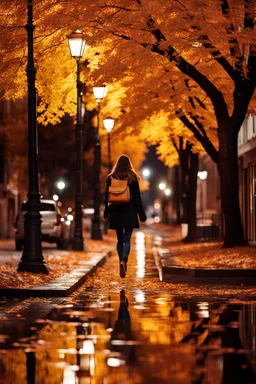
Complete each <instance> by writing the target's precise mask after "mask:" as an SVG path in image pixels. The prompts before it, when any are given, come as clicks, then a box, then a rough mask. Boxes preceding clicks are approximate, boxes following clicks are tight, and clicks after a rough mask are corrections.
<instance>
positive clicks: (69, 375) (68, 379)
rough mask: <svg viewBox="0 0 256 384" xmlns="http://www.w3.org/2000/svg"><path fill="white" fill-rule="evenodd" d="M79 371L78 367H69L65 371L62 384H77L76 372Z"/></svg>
mask: <svg viewBox="0 0 256 384" xmlns="http://www.w3.org/2000/svg"><path fill="white" fill-rule="evenodd" d="M78 370H79V367H78V366H77V365H69V366H68V367H66V368H65V369H64V372H63V382H62V384H76V383H77V381H76V371H78Z"/></svg>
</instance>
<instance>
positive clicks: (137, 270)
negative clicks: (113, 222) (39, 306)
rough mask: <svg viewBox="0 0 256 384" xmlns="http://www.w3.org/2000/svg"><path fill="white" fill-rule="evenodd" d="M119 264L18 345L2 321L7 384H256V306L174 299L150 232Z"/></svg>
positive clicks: (0, 344)
mask: <svg viewBox="0 0 256 384" xmlns="http://www.w3.org/2000/svg"><path fill="white" fill-rule="evenodd" d="M145 240H146V242H145ZM116 260H117V256H116V255H114V256H113V257H111V258H110V260H109V261H108V262H107V263H106V265H105V266H104V268H103V269H102V270H99V271H98V272H97V273H96V274H95V276H94V277H93V278H91V280H90V281H89V282H87V284H85V285H84V287H83V288H82V289H80V290H79V292H78V293H77V294H76V295H74V296H72V297H70V298H68V299H67V300H66V301H65V302H63V303H62V304H59V305H57V306H56V308H55V309H54V310H53V311H52V312H51V313H50V314H49V315H47V316H46V317H44V318H41V319H38V320H36V321H35V322H34V323H33V324H32V325H31V326H30V327H29V328H27V329H23V334H22V332H19V338H18V339H17V338H15V337H13V335H14V334H16V333H17V327H18V325H17V324H18V323H17V322H16V323H14V324H13V326H12V327H8V326H7V324H6V321H4V320H2V321H1V322H0V327H1V333H2V336H1V338H0V348H1V349H0V370H1V378H0V383H1V384H2V383H12V384H16V383H17V384H18V383H19V384H23V383H24V384H25V383H28V384H35V383H36V384H43V383H47V384H89V383H92V384H94V383H95V384H98V383H99V384H121V383H124V384H125V383H127V384H129V383H131V384H139V383H145V384H146V383H149V384H151V383H160V384H161V383H178V384H183V383H184V384H188V383H193V384H196V383H202V384H208V383H209V384H220V383H227V384H236V383H237V384H238V383H239V384H243V383H245V384H246V383H247V384H249V383H256V327H255V325H256V321H255V320H256V306H255V303H254V302H245V303H243V302H241V303H238V302H237V303H236V304H232V302H231V301H230V300H228V299H227V298H225V296H224V295H223V297H219V298H217V297H216V296H215V297H214V298H213V299H210V297H209V296H206V297H205V300H202V297H201V296H200V298H199V297H198V296H193V297H188V298H186V297H183V298H182V297H180V296H178V295H175V296H174V295H173V292H172V291H171V285H168V284H165V285H164V286H162V285H161V284H162V283H161V282H159V277H158V273H157V268H156V265H155V262H154V255H153V252H152V239H151V238H150V237H149V238H145V236H144V234H143V233H142V232H138V233H137V237H136V242H135V246H134V251H133V252H132V254H131V258H130V260H129V264H128V276H127V278H126V279H120V278H119V276H118V275H117V273H118V265H117V264H116ZM157 281H158V283H157ZM136 282H137V283H138V284H137V286H136ZM143 282H144V284H143ZM157 284H158V285H157ZM143 286H144V288H143ZM162 287H164V289H163V288H162ZM168 287H170V290H168V289H167V288H168ZM191 289H192V288H191ZM21 335H22V337H21Z"/></svg>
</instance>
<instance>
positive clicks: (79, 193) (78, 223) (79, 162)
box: [67, 30, 86, 251]
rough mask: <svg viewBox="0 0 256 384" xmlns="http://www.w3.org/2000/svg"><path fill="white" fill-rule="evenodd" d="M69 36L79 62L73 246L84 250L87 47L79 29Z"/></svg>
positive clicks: (77, 62)
mask: <svg viewBox="0 0 256 384" xmlns="http://www.w3.org/2000/svg"><path fill="white" fill-rule="evenodd" d="M67 38H68V43H69V49H70V54H71V56H72V57H73V58H74V59H75V60H76V64H77V78H76V87H77V113H76V125H75V126H76V198H75V230H74V239H73V244H72V248H73V249H74V250H76V251H83V250H84V239H83V123H82V82H81V81H80V59H81V57H82V56H83V53H84V49H85V44H86V42H85V38H84V34H83V33H82V32H81V31H79V30H77V31H76V32H72V33H71V34H70V35H69V36H67Z"/></svg>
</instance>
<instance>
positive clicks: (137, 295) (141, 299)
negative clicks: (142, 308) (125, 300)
mask: <svg viewBox="0 0 256 384" xmlns="http://www.w3.org/2000/svg"><path fill="white" fill-rule="evenodd" d="M134 298H135V301H136V302H137V303H144V302H145V301H146V299H145V294H144V292H143V291H141V290H140V289H138V290H137V291H136V293H135V295H134Z"/></svg>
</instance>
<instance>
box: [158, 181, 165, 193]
mask: <svg viewBox="0 0 256 384" xmlns="http://www.w3.org/2000/svg"><path fill="white" fill-rule="evenodd" d="M158 188H159V189H160V190H161V191H163V190H164V189H165V188H166V184H165V183H160V184H159V185H158Z"/></svg>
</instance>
